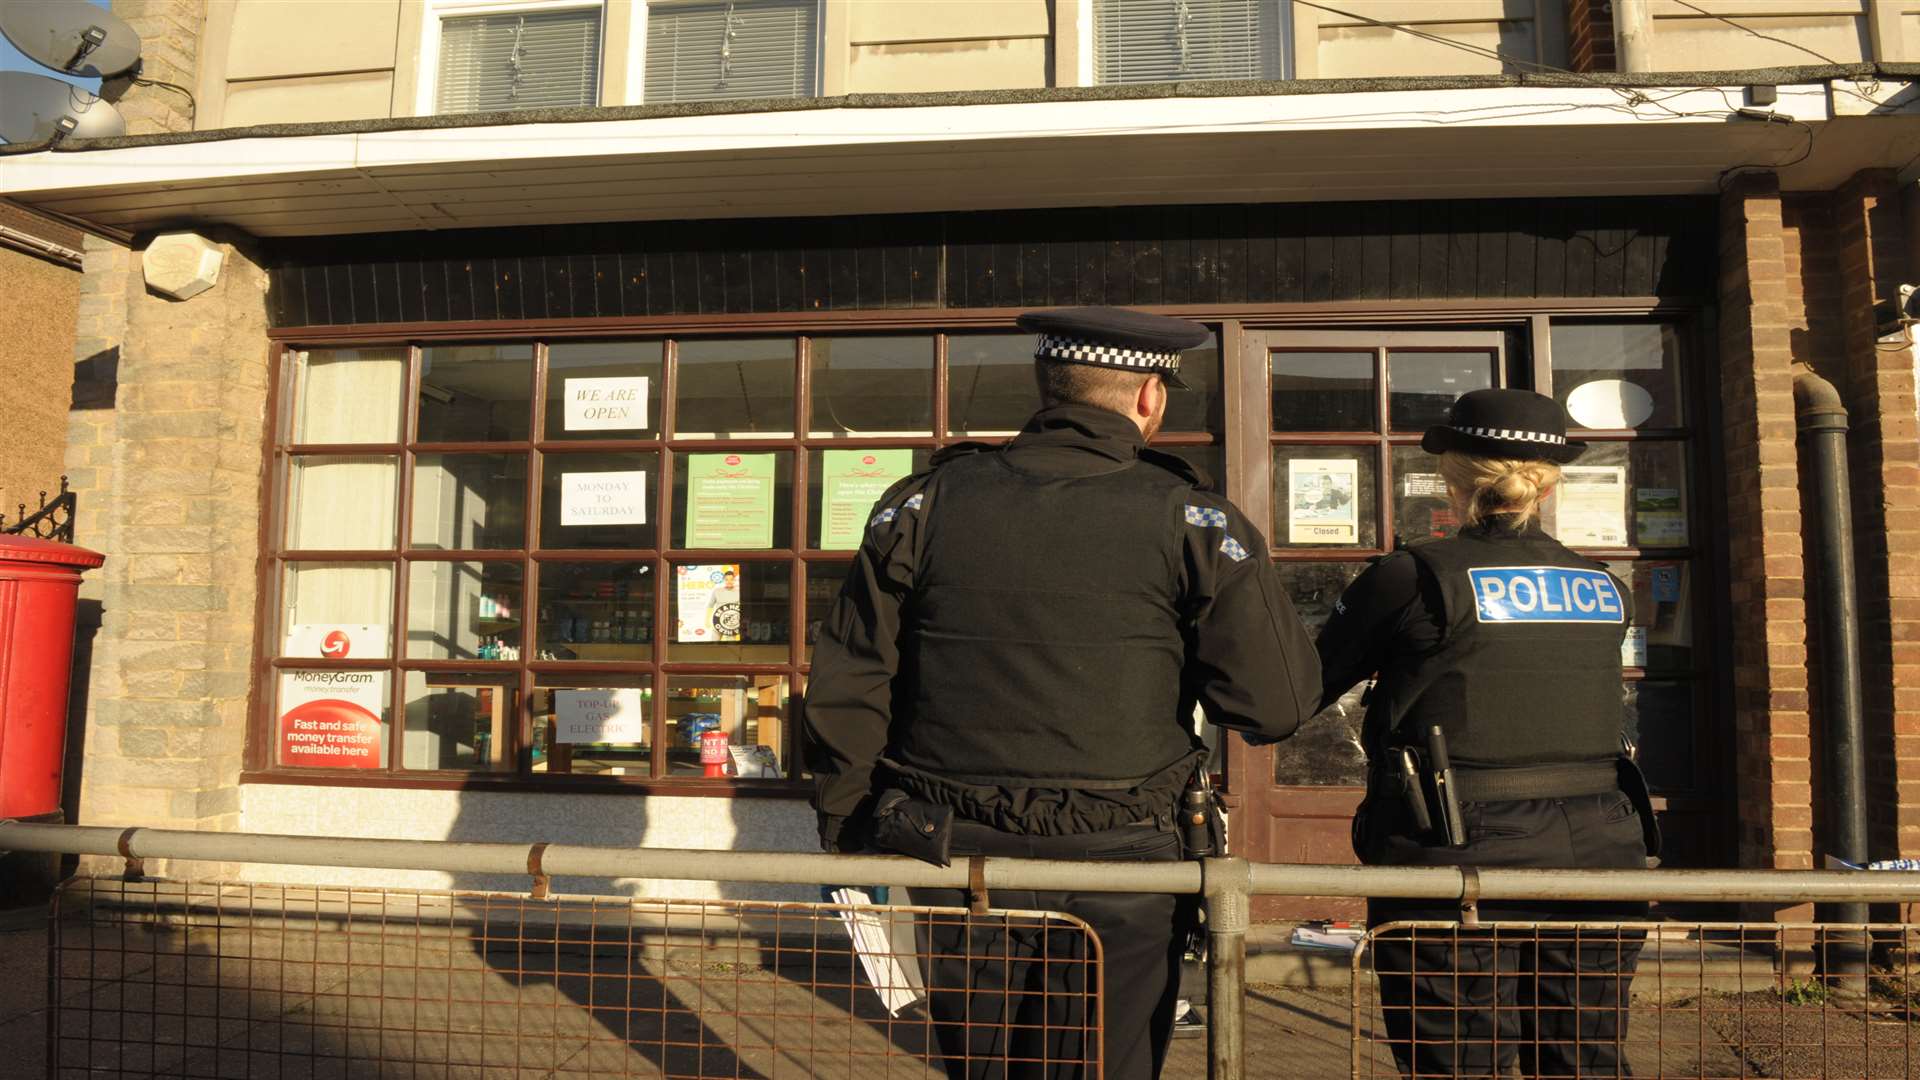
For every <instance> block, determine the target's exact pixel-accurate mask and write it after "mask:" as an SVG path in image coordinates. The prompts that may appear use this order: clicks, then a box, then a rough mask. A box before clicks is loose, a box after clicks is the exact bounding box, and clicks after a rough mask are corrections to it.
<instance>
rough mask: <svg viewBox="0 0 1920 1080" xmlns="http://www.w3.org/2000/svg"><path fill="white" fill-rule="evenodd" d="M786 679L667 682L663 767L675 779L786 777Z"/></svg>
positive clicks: (763, 677) (677, 678)
mask: <svg viewBox="0 0 1920 1080" xmlns="http://www.w3.org/2000/svg"><path fill="white" fill-rule="evenodd" d="M788 705H789V702H788V697H787V680H786V677H785V676H784V675H699V676H694V675H682V676H675V677H673V678H671V679H669V680H668V681H667V763H668V772H669V774H671V775H673V776H710V777H721V776H735V777H739V778H740V779H743V780H745V779H767V780H772V779H779V778H780V777H782V776H784V775H786V762H787V758H786V730H787V709H788Z"/></svg>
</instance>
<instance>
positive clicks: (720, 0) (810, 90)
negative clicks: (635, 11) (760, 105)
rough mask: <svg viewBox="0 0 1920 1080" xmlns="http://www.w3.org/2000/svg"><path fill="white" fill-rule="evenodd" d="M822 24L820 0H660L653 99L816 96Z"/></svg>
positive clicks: (649, 82)
mask: <svg viewBox="0 0 1920 1080" xmlns="http://www.w3.org/2000/svg"><path fill="white" fill-rule="evenodd" d="M819 26H820V0H696V2H677V0H654V2H653V3H650V4H648V5H647V60H646V65H647V66H646V87H647V88H646V100H647V103H648V104H650V105H653V104H665V103H668V102H677V101H722V100H726V99H729V98H780V97H812V96H813V95H815V94H817V93H819V82H820V71H819V67H820V62H819V53H820V44H819V37H820V30H819Z"/></svg>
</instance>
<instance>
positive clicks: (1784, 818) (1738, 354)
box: [1719, 174, 1813, 869]
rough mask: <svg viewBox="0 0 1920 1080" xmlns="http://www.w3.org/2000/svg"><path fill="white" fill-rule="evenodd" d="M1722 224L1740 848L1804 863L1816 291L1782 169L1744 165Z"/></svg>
mask: <svg viewBox="0 0 1920 1080" xmlns="http://www.w3.org/2000/svg"><path fill="white" fill-rule="evenodd" d="M1720 228H1721V248H1720V281H1719V301H1720V313H1721V314H1720V364H1721V386H1720V393H1721V401H1722V409H1723V414H1722V418H1721V419H1722V429H1723V439H1724V443H1723V447H1722V449H1723V451H1724V455H1725V457H1724V460H1725V468H1726V486H1727V508H1726V513H1727V548H1728V552H1727V554H1728V558H1729V560H1730V565H1729V578H1730V580H1731V594H1732V595H1731V599H1732V610H1731V613H1732V625H1731V626H1730V627H1729V629H1730V631H1731V636H1732V643H1733V673H1732V676H1733V708H1734V717H1733V719H1734V740H1735V773H1736V775H1735V777H1734V781H1735V782H1734V788H1735V797H1736V802H1737V823H1738V831H1737V844H1738V852H1739V856H1738V858H1739V864H1740V865H1742V866H1761V867H1776V868H1781V869H1792V868H1803V867H1808V866H1811V865H1812V862H1813V821H1812V816H1811V807H1812V789H1811V781H1812V771H1811V761H1810V748H1809V743H1808V697H1807V672H1806V605H1805V603H1804V600H1803V597H1802V585H1801V575H1802V572H1803V567H1802V559H1801V542H1800V513H1799V497H1800V496H1799V477H1798V470H1797V468H1796V462H1795V455H1794V423H1793V373H1792V364H1793V330H1794V326H1793V322H1794V313H1795V311H1798V310H1800V309H1801V308H1802V307H1803V304H1802V301H1801V300H1800V299H1799V297H1797V296H1796V295H1794V294H1795V293H1796V292H1797V291H1798V287H1797V284H1792V283H1790V282H1789V280H1788V276H1787V265H1788V245H1787V239H1786V231H1787V230H1786V228H1785V222H1784V220H1783V217H1782V205H1781V199H1780V189H1779V184H1778V181H1777V179H1776V178H1775V177H1773V176H1772V175H1770V174H1750V175H1746V176H1741V177H1737V178H1735V179H1734V180H1733V181H1732V182H1731V183H1730V184H1729V186H1728V189H1727V191H1726V193H1725V194H1724V195H1723V197H1722V199H1721V204H1720ZM1802 317H1803V318H1804V316H1802Z"/></svg>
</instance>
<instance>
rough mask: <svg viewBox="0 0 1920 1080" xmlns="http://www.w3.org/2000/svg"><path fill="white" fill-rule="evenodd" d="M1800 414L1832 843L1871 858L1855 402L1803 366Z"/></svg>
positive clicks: (1854, 908) (1852, 857) (1842, 912)
mask: <svg viewBox="0 0 1920 1080" xmlns="http://www.w3.org/2000/svg"><path fill="white" fill-rule="evenodd" d="M1793 399H1794V417H1795V420H1796V423H1797V426H1798V428H1799V430H1800V441H1801V444H1802V445H1803V446H1805V447H1806V456H1805V458H1804V459H1802V465H1801V468H1802V470H1803V471H1802V473H1801V481H1800V482H1801V483H1802V484H1812V485H1813V491H1812V495H1813V498H1812V505H1813V513H1814V515H1815V521H1814V532H1815V534H1816V535H1817V537H1818V543H1819V547H1818V549H1817V550H1816V551H1815V552H1814V553H1813V557H1814V558H1815V559H1817V560H1818V563H1817V565H1818V567H1819V573H1818V576H1817V577H1816V578H1815V579H1814V580H1815V581H1816V582H1817V583H1818V585H1819V591H1818V592H1817V593H1816V594H1815V596H1814V597H1812V598H1811V599H1812V600H1813V601H1814V603H1813V605H1812V609H1813V611H1814V612H1815V613H1817V616H1818V622H1819V627H1820V629H1819V634H1820V639H1819V640H1820V666H1821V679H1820V684H1821V695H1820V712H1821V714H1822V715H1823V716H1824V717H1825V718H1826V725H1825V730H1824V734H1825V749H1826V755H1825V756H1826V761H1825V766H1826V772H1825V778H1826V799H1825V800H1824V801H1825V802H1826V804H1827V807H1828V812H1827V823H1828V826H1827V828H1828V833H1829V835H1828V836H1827V838H1826V839H1827V844H1826V850H1828V851H1830V852H1831V853H1832V854H1834V855H1836V856H1838V857H1839V858H1842V859H1845V860H1847V861H1848V862H1850V863H1854V864H1856V865H1864V864H1865V863H1866V862H1867V858H1868V856H1867V770H1866V736H1865V713H1866V706H1865V703H1864V702H1863V701H1862V699H1861V691H1860V681H1861V679H1860V609H1859V605H1858V603H1857V602H1856V599H1855V597H1856V594H1857V591H1858V589H1857V584H1856V582H1855V580H1854V572H1853V505H1852V491H1851V487H1850V484H1849V482H1848V479H1847V407H1846V405H1845V404H1843V403H1842V402H1841V400H1840V392H1839V391H1838V390H1836V389H1834V386H1833V384H1832V383H1830V382H1828V381H1827V380H1825V379H1823V378H1821V377H1820V376H1819V375H1816V374H1814V373H1813V372H1812V371H1811V370H1808V369H1806V368H1802V369H1801V370H1800V372H1799V374H1797V375H1795V376H1794V378H1793ZM1831 910H1832V913H1831V915H1829V916H1825V917H1826V918H1827V919H1828V920H1829V921H1837V922H1848V923H1864V922H1866V921H1867V905H1865V904H1854V903H1847V904H1834V905H1832V909H1831Z"/></svg>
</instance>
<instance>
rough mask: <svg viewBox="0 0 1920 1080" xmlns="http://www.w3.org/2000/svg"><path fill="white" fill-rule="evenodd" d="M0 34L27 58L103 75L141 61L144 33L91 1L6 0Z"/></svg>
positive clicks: (77, 72)
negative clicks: (141, 42)
mask: <svg viewBox="0 0 1920 1080" xmlns="http://www.w3.org/2000/svg"><path fill="white" fill-rule="evenodd" d="M0 34H5V35H6V38H7V40H8V41H11V42H13V44H14V45H15V47H17V48H18V49H19V50H20V51H21V52H23V53H25V54H27V58H28V59H30V60H33V61H35V62H36V63H40V64H44V65H46V66H47V67H50V68H52V69H53V70H55V71H59V72H64V73H66V74H68V75H85V76H89V77H91V76H95V75H98V76H101V77H103V78H104V77H107V76H112V75H118V74H120V73H121V72H123V71H126V70H127V69H129V68H131V67H133V66H134V65H135V64H138V63H139V62H140V35H139V34H136V33H134V31H133V28H132V27H130V26H128V25H127V24H126V23H123V22H121V21H120V20H119V19H116V18H114V17H113V15H112V13H110V12H108V11H107V9H106V8H103V7H100V6H98V5H96V4H90V3H87V0H4V2H0Z"/></svg>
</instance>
